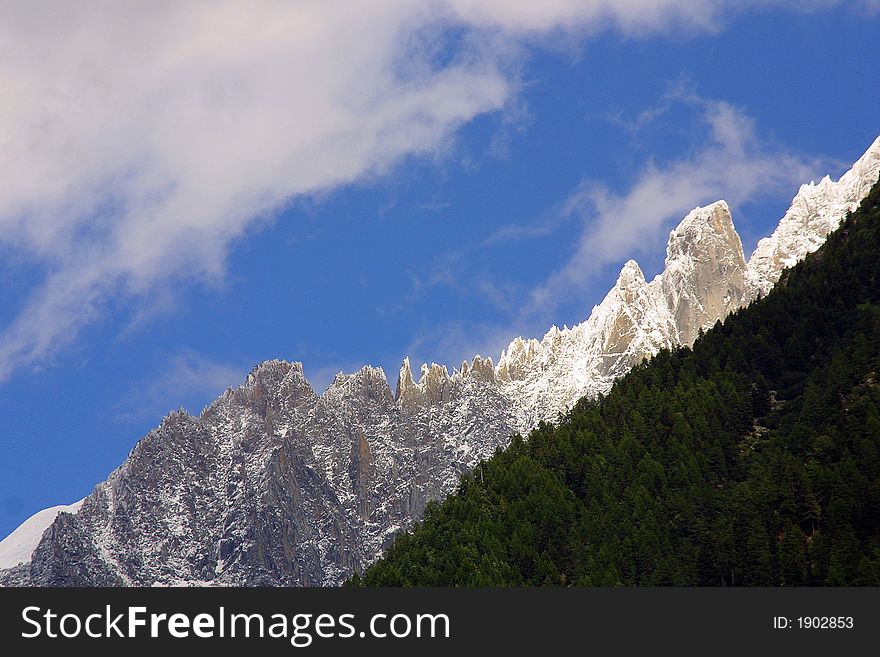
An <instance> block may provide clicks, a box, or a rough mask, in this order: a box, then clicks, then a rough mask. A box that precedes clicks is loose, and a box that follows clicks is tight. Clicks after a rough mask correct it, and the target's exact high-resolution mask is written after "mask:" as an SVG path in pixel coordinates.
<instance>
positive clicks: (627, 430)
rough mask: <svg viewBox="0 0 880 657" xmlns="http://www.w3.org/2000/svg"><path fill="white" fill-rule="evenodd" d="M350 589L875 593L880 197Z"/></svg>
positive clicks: (523, 446)
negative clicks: (865, 589) (750, 299)
mask: <svg viewBox="0 0 880 657" xmlns="http://www.w3.org/2000/svg"><path fill="white" fill-rule="evenodd" d="M349 584H352V585H365V586H409V585H418V586H522V585H551V586H569V585H585V586H597V585H598V586H633V585H643V586H645V585H646V586H653V585H684V586H691V585H699V586H753V585H773V586H800V585H859V586H867V585H875V586H876V585H880V183H878V184H877V185H875V186H874V188H873V190H872V191H871V193H870V194H869V195H868V196H867V197H866V199H865V200H864V201H863V202H862V204H861V206H860V208H859V209H858V210H857V211H856V212H854V213H853V214H852V215H851V216H850V217H848V218H847V220H846V221H845V222H844V223H843V225H842V226H841V228H840V229H838V230H837V231H835V232H834V233H832V234H831V235H830V236H829V238H828V240H827V242H826V243H825V244H824V245H823V246H822V248H820V249H819V250H818V251H817V252H816V253H814V254H812V255H810V256H808V257H807V258H806V259H805V260H804V261H803V262H801V263H799V264H798V265H797V266H795V267H794V268H792V269H790V270H788V271H786V272H785V273H784V274H783V277H782V279H781V280H780V281H779V283H778V284H777V285H776V287H775V288H774V289H773V290H772V291H771V293H770V294H768V295H767V297H766V298H763V299H759V300H757V301H756V302H754V303H753V304H751V305H750V306H749V307H748V308H745V309H742V310H740V311H738V312H736V313H734V314H733V315H731V316H730V317H728V318H727V320H726V321H725V322H724V323H720V322H719V323H717V324H716V325H715V326H714V327H713V328H712V329H711V330H709V331H708V332H706V333H705V334H704V335H701V337H700V338H699V339H698V340H697V341H696V343H695V344H694V346H693V348H692V349H689V348H679V349H675V350H664V351H661V352H660V353H659V354H658V355H657V356H655V357H654V358H652V359H650V360H649V361H646V362H644V363H642V364H641V365H638V366H636V367H635V368H634V369H633V370H632V371H631V372H630V373H629V374H628V375H627V376H625V377H623V378H622V379H620V380H619V381H618V382H617V383H616V384H615V385H614V387H613V388H612V390H611V391H610V392H609V393H608V395H607V396H605V397H603V398H600V399H597V400H589V399H582V400H581V401H579V402H578V403H577V405H576V406H575V407H574V408H573V409H572V410H571V411H570V412H569V413H568V414H567V415H566V416H565V417H564V418H562V420H561V421H560V423H559V424H558V425H557V426H553V425H550V424H542V425H540V426H539V427H538V428H536V429H535V430H534V431H532V432H531V433H530V434H529V435H528V437H527V438H523V437H521V436H515V437H514V438H513V440H512V442H511V444H510V446H509V447H508V448H507V449H505V450H500V449H499V450H497V451H496V453H495V455H494V456H493V457H492V458H490V459H488V460H487V461H484V462H483V463H481V464H480V465H479V466H477V468H476V469H475V470H474V472H472V473H471V474H470V475H468V476H465V477H464V478H463V479H462V480H461V482H460V485H459V488H458V491H457V493H456V494H454V495H451V496H450V497H449V498H447V499H446V500H445V501H443V502H442V503H431V504H430V505H429V506H428V508H427V510H426V513H425V518H424V521H423V522H421V523H420V524H418V525H417V526H416V527H415V529H414V530H413V531H412V532H411V533H406V534H401V535H400V536H398V537H397V539H396V540H395V541H394V543H393V544H392V545H391V546H390V548H389V549H388V550H387V552H386V555H385V557H384V558H383V559H381V560H380V561H378V562H377V563H375V564H374V565H372V566H371V567H370V568H368V569H367V570H366V572H365V573H364V575H363V576H362V577H361V576H357V575H356V576H354V577H353V578H352V580H350V582H349Z"/></svg>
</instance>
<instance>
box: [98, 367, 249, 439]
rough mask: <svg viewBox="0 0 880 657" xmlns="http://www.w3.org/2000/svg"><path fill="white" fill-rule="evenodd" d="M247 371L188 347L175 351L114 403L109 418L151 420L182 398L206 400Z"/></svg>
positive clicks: (124, 421)
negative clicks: (113, 409)
mask: <svg viewBox="0 0 880 657" xmlns="http://www.w3.org/2000/svg"><path fill="white" fill-rule="evenodd" d="M247 372H248V367H247V366H244V365H240V364H235V363H223V362H218V361H216V360H214V359H211V358H209V357H207V356H205V355H203V354H200V353H198V352H195V351H191V350H185V351H181V352H178V353H176V354H174V355H172V356H170V357H169V358H168V359H167V362H166V363H165V365H164V366H163V367H161V368H159V370H158V371H157V372H154V373H151V374H150V376H149V377H148V378H146V379H144V380H143V381H140V382H137V383H135V384H134V385H133V386H132V388H131V389H130V390H129V391H128V392H126V393H125V395H124V396H123V397H122V398H121V399H120V400H119V401H118V402H117V403H116V406H115V414H114V416H113V419H114V420H115V421H116V422H119V423H121V424H130V423H135V422H141V421H144V420H150V421H155V420H157V419H159V418H161V417H162V416H164V415H165V414H166V413H168V412H169V411H171V410H173V409H175V408H177V407H178V406H179V405H180V403H181V400H183V399H187V400H190V401H191V403H196V404H200V405H202V404H207V403H208V402H210V401H213V400H214V399H215V398H216V397H217V396H218V395H219V394H220V393H222V392H223V391H224V390H226V388H231V387H235V386H238V385H241V384H242V383H243V382H244V378H245V376H246V374H247ZM188 410H189V411H190V412H198V411H199V410H200V409H199V408H190V409H188Z"/></svg>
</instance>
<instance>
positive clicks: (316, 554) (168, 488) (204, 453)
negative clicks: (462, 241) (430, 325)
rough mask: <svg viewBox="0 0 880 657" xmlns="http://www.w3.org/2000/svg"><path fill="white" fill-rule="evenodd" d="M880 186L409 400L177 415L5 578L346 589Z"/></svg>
mask: <svg viewBox="0 0 880 657" xmlns="http://www.w3.org/2000/svg"><path fill="white" fill-rule="evenodd" d="M878 171H880V139H878V141H877V142H875V143H874V144H873V145H872V147H871V149H869V151H868V153H866V154H865V155H864V156H863V157H862V158H861V159H860V160H859V161H858V162H857V163H856V166H855V167H854V168H853V170H852V171H850V172H849V173H847V174H846V175H844V176H843V177H842V178H841V180H840V181H839V182H838V183H833V182H831V181H830V180H829V179H825V180H823V181H822V182H821V183H820V184H819V185H807V186H804V187H802V188H801V190H800V192H799V193H798V196H797V197H795V199H794V203H793V205H792V208H791V209H790V210H789V211H788V212H787V213H786V215H785V217H784V218H783V220H782V222H781V223H780V225H779V227H778V228H777V229H776V231H775V232H774V233H773V235H772V236H771V237H770V238H768V239H766V240H762V241H761V242H760V243H759V245H758V248H757V249H756V251H755V253H754V254H753V256H752V258H751V260H750V261H749V263H748V264H746V262H745V259H744V257H743V250H742V244H741V242H740V239H739V236H738V235H737V234H736V231H735V230H734V227H733V222H732V219H731V216H730V210H729V208H728V207H727V204H726V203H724V202H723V201H719V202H717V203H714V204H712V205H709V206H707V207H705V208H696V209H695V210H693V211H692V212H691V213H689V214H688V215H687V216H686V217H685V218H684V220H683V221H682V222H681V223H680V224H679V226H678V227H677V228H676V229H675V230H673V231H672V232H671V233H670V236H669V241H668V245H667V256H666V264H665V268H664V271H663V272H661V273H660V274H659V275H657V276H656V277H655V278H654V279H653V280H652V281H650V282H648V281H647V280H646V279H645V276H644V274H643V273H642V270H641V269H640V268H639V266H638V264H637V263H635V262H634V261H629V262H627V263H626V264H625V265H624V267H623V268H622V270H621V272H620V276H619V277H618V279H617V282H616V283H615V285H614V287H613V288H612V289H611V290H610V291H609V292H608V294H607V295H606V296H605V298H604V299H603V300H602V302H601V303H600V304H599V305H598V306H596V307H595V308H593V311H592V313H591V315H590V317H589V318H588V319H587V320H586V321H585V322H583V323H581V324H578V325H577V326H574V327H572V328H563V329H558V328H556V327H552V328H551V329H550V330H549V331H548V332H547V333H546V335H544V337H543V338H542V339H541V340H536V339H529V340H526V339H523V338H516V339H515V340H513V341H512V342H511V343H510V345H509V346H508V347H507V349H505V350H504V351H503V352H502V353H501V356H500V358H499V360H498V364H497V365H494V364H493V361H492V359H491V358H483V357H480V356H476V357H475V358H474V359H473V361H472V362H471V363H463V364H462V366H461V368H460V369H458V370H454V371H453V372H452V374H450V373H449V372H448V370H447V368H446V367H445V366H441V365H437V364H432V365H431V366H428V365H422V367H421V372H420V376H419V378H418V380H416V379H415V378H414V377H413V373H412V369H411V367H410V362H409V359H405V360H404V362H403V364H402V366H401V368H400V372H399V376H398V379H397V388H396V393H392V390H391V387H390V386H389V385H388V381H387V380H386V377H385V373H384V372H383V371H382V369H380V368H374V367H370V366H366V367H363V368H362V369H360V370H359V371H357V372H355V373H353V374H339V375H337V377H336V379H335V380H334V381H333V383H332V384H331V385H330V386H329V388H328V389H327V390H326V391H325V392H324V393H323V394H321V395H318V394H316V393H315V391H314V390H313V389H312V387H311V386H310V385H309V383H308V381H306V379H305V377H304V375H303V370H302V365H301V364H299V363H290V362H286V361H281V360H273V361H267V362H265V363H262V364H260V365H258V366H257V367H256V368H254V370H253V371H252V372H251V373H250V374H249V375H248V377H247V380H246V381H245V383H244V384H243V385H242V386H241V387H239V388H237V389H230V390H227V391H226V392H225V393H224V394H223V395H222V396H221V397H220V398H219V399H217V400H216V401H215V402H214V403H212V404H211V405H210V406H208V407H207V408H206V409H205V410H204V411H203V412H202V413H201V415H199V416H198V417H193V416H191V415H189V414H187V413H186V412H184V411H177V412H174V413H171V414H170V415H168V416H167V417H166V418H165V419H164V420H163V421H162V423H161V424H160V426H159V427H157V428H156V429H154V430H153V431H151V432H150V433H149V434H148V435H147V436H145V437H144V438H143V439H142V440H141V441H140V442H139V443H138V444H137V445H136V446H135V447H134V449H133V450H132V452H131V454H130V455H129V456H128V458H127V459H126V461H125V463H123V464H122V465H121V466H120V467H119V468H118V469H117V470H116V471H114V472H113V473H112V474H111V475H110V476H109V477H108V479H107V481H105V482H103V483H101V484H99V485H98V486H97V487H96V488H95V490H94V492H93V493H92V494H91V495H90V496H89V497H87V498H86V499H85V500H84V501H83V502H82V503H81V505H74V506H72V507H69V508H67V512H60V513H57V516H56V515H51V516H50V517H49V521H51V524H50V525H48V528H47V529H45V532H42V529H43V527H45V526H46V525H39V523H38V524H37V525H35V526H38V528H39V529H40V532H38V533H37V534H36V535H35V536H34V537H33V540H34V545H33V551H32V553H31V556H30V558H29V560H24V561H22V562H21V563H12V564H11V567H9V568H6V569H5V570H0V584H6V585H27V584H36V585H50V586H95V585H97V586H119V585H136V586H148V585H153V584H177V585H249V586H322V585H323V586H326V585H336V584H339V583H340V582H342V581H343V580H344V579H345V578H346V577H348V576H349V575H351V574H352V573H354V572H356V571H360V570H362V569H363V568H364V567H365V566H366V565H368V564H369V563H370V562H371V561H373V560H374V559H376V558H377V557H378V556H379V555H380V554H381V551H382V549H383V548H384V547H385V546H386V545H387V544H388V543H389V541H390V540H391V539H392V538H393V537H394V535H395V534H396V533H397V532H399V531H402V530H406V529H409V528H410V527H412V524H413V522H415V521H416V520H417V519H418V518H420V517H421V516H422V514H423V512H424V509H425V506H426V504H427V503H428V502H429V501H430V500H437V499H442V498H443V497H444V496H446V495H448V494H449V493H451V492H453V491H454V490H455V488H456V486H457V484H458V481H459V478H460V476H461V475H462V474H463V473H465V472H467V471H469V470H470V469H472V468H473V467H474V466H475V465H476V464H477V463H478V462H479V461H480V460H482V459H485V458H487V457H489V456H491V455H492V453H493V452H494V451H495V449H497V448H498V447H503V446H505V445H506V444H507V443H508V441H509V439H510V436H511V435H512V434H514V433H517V432H519V433H524V432H526V431H528V430H529V429H530V428H532V427H534V426H535V425H536V424H537V423H538V422H540V421H542V420H548V421H553V420H555V419H556V418H557V417H558V415H559V414H560V413H564V412H566V411H567V410H568V409H569V408H571V406H572V405H573V404H574V402H576V401H577V400H578V399H579V398H581V397H583V396H595V395H598V394H602V393H605V392H607V390H608V389H609V388H610V387H611V385H613V383H614V381H615V380H616V379H617V378H618V377H619V376H621V375H623V374H624V373H626V372H627V371H628V370H629V369H630V368H631V367H632V366H633V365H635V364H637V363H638V362H640V361H642V360H643V359H645V358H649V357H651V356H652V355H653V354H655V353H657V351H658V350H659V349H661V348H664V347H672V346H674V345H679V344H683V345H690V344H692V343H693V341H694V339H695V338H696V337H697V335H698V333H699V331H700V330H701V329H707V328H709V327H711V326H712V325H713V324H714V323H715V322H716V321H718V320H720V319H723V318H724V317H725V316H726V315H727V314H728V313H730V312H731V311H733V310H735V309H737V308H739V307H741V306H743V305H745V304H746V303H748V302H750V301H751V300H752V299H754V298H755V297H756V296H757V295H758V294H759V293H765V292H766V291H767V290H768V289H769V288H770V287H771V286H772V285H773V284H774V283H775V282H776V281H777V280H778V278H779V274H780V272H781V270H782V268H783V267H785V266H790V265H791V264H794V262H795V261H796V260H797V259H799V258H802V257H803V256H804V255H806V254H807V253H809V252H810V251H812V250H815V249H816V248H818V246H819V245H820V244H821V243H822V241H823V240H824V238H825V236H826V235H827V233H828V232H829V231H830V230H833V228H835V227H836V226H837V225H839V223H840V221H841V220H842V219H843V218H844V217H845V215H846V213H847V212H848V211H850V210H852V209H853V208H854V207H855V204H857V203H858V201H859V200H860V199H861V198H862V197H863V196H864V195H865V194H866V193H867V191H868V190H869V189H870V186H871V184H872V183H873V182H874V181H876V179H877V175H878ZM35 518H36V517H35ZM52 518H54V520H52ZM39 534H41V537H40V535H39ZM14 547H15V550H14V551H13V550H11V549H9V548H10V545H7V544H6V541H3V542H0V556H2V555H4V554H15V555H18V554H21V552H22V549H23V548H22V545H21V542H20V539H19V542H18V543H16V545H15V546H14ZM24 551H25V552H27V549H25V550H24Z"/></svg>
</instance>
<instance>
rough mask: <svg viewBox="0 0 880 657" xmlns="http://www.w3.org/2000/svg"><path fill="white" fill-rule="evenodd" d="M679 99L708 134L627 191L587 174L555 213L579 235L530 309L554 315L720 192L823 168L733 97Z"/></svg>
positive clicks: (793, 179) (765, 188)
mask: <svg viewBox="0 0 880 657" xmlns="http://www.w3.org/2000/svg"><path fill="white" fill-rule="evenodd" d="M665 102H667V101H664V103H665ZM677 102H679V103H685V104H687V105H690V106H692V107H693V108H694V109H696V110H697V111H698V114H699V122H700V123H701V124H702V126H703V130H702V131H701V132H702V133H703V134H705V140H704V142H703V143H702V145H700V146H699V147H697V148H696V149H694V150H693V151H692V152H690V153H689V154H688V155H687V156H686V157H683V158H680V159H676V160H673V161H670V162H664V163H662V164H658V163H655V162H648V163H647V164H646V166H645V167H644V168H643V169H642V170H641V171H639V172H637V173H636V175H635V176H634V180H633V184H632V185H631V186H630V187H629V188H628V189H627V190H626V191H624V192H622V193H615V192H612V191H610V190H609V189H608V188H606V187H605V186H603V185H602V184H600V183H597V182H595V181H592V180H584V181H582V182H581V184H580V185H579V186H578V187H577V188H576V189H575V190H574V191H573V192H572V194H571V195H570V196H569V198H568V199H566V201H565V202H564V203H562V204H561V206H560V207H561V209H560V211H559V213H558V215H557V216H556V217H555V218H552V219H551V220H550V221H551V222H552V221H555V222H560V221H562V220H564V219H567V220H570V219H572V218H573V219H576V220H578V221H580V222H581V223H582V225H583V229H582V231H581V234H580V237H579V239H578V241H577V243H576V244H575V247H574V250H573V252H572V254H571V256H570V257H569V258H568V259H567V261H566V263H565V264H564V266H562V267H561V268H560V269H559V270H557V271H556V272H554V273H553V274H552V275H551V276H549V277H548V278H547V279H546V280H545V282H544V283H542V284H541V285H539V286H537V287H536V288H535V289H533V290H532V292H531V294H530V298H529V301H528V303H527V304H526V305H525V307H524V310H523V313H524V315H525V316H531V315H536V314H537V315H540V316H549V315H551V314H552V310H553V309H554V308H555V307H556V306H557V305H558V304H559V303H560V302H561V301H563V300H565V299H567V298H570V296H571V295H573V294H577V293H578V292H579V291H580V290H582V289H583V288H584V287H585V286H587V285H588V284H590V283H591V282H592V279H593V276H594V275H595V274H596V273H597V272H599V271H600V270H601V268H602V267H604V266H605V265H608V264H612V263H616V262H623V260H625V259H628V258H631V257H633V256H636V255H638V254H639V253H642V252H643V249H644V247H645V246H646V245H653V244H655V242H656V240H653V239H649V238H650V237H658V236H659V235H660V234H661V233H662V231H664V230H668V229H669V228H671V227H672V226H673V225H674V224H675V223H676V222H678V221H679V220H680V219H681V218H682V217H683V216H684V215H685V214H686V213H687V212H689V211H690V210H692V209H693V208H694V207H696V206H698V205H703V204H706V203H710V202H713V201H716V200H719V199H726V200H728V201H729V202H730V203H731V204H734V205H737V204H743V203H747V202H749V201H751V200H754V199H756V198H761V197H764V196H766V195H771V194H779V193H786V192H789V191H792V192H793V191H794V190H796V189H797V187H798V185H799V184H801V183H803V182H804V181H806V180H809V179H810V178H811V177H812V176H814V175H815V174H816V173H817V172H818V171H822V170H823V164H822V163H820V162H819V161H816V160H810V159H806V158H803V157H802V156H799V155H796V154H793V153H791V152H789V151H787V150H786V149H785V148H782V147H775V146H773V145H772V142H771V141H770V140H767V139H765V138H763V137H762V136H760V135H759V134H758V132H757V130H756V128H755V125H754V123H753V121H752V120H751V119H750V118H749V117H748V116H747V115H746V114H744V113H743V112H742V111H741V110H739V109H738V108H736V107H734V106H732V105H730V104H728V103H725V102H722V101H714V100H706V99H702V98H699V97H697V96H695V95H693V94H679V96H678V98H677ZM640 121H641V119H640ZM551 226H552V224H551ZM545 228H547V223H546V222H545V224H544V225H543V226H542V225H541V224H537V225H536V226H535V227H531V228H529V227H526V229H525V230H524V231H522V233H521V234H519V233H517V232H516V230H513V229H511V230H510V231H508V234H506V235H501V236H500V237H505V236H506V237H507V238H515V237H522V236H523V235H528V234H529V232H530V231H531V232H532V233H535V232H538V231H540V230H543V229H545Z"/></svg>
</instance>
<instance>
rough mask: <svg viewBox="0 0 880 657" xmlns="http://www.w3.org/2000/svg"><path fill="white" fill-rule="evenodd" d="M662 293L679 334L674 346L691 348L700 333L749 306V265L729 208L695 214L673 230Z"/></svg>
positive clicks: (723, 206) (699, 210) (712, 207)
mask: <svg viewBox="0 0 880 657" xmlns="http://www.w3.org/2000/svg"><path fill="white" fill-rule="evenodd" d="M662 288H663V295H664V297H665V298H666V299H667V303H668V304H669V307H670V309H672V312H673V317H674V320H675V326H676V328H677V329H678V331H677V335H676V336H675V343H676V344H684V345H691V344H693V342H694V340H696V338H697V335H698V333H699V331H700V330H701V329H705V328H708V327H709V326H712V324H714V323H715V322H716V321H717V320H718V319H719V318H722V317H726V316H727V315H728V314H729V313H730V312H732V311H734V310H736V309H737V308H740V307H742V306H743V305H745V304H746V303H748V302H749V301H751V299H752V298H753V294H752V287H751V281H750V278H749V274H748V266H747V265H746V260H745V257H744V256H743V248H742V242H740V239H739V235H737V233H736V230H734V227H733V219H731V216H730V208H728V207H727V203H725V202H724V201H719V202H717V203H713V204H712V205H710V206H708V207H705V208H697V209H695V210H693V211H692V212H691V213H690V214H688V216H687V217H685V219H684V221H682V222H681V224H680V225H679V226H678V228H676V229H675V230H674V231H672V233H671V234H670V235H669V245H668V247H667V256H666V269H665V270H664V272H663V278H662Z"/></svg>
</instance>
